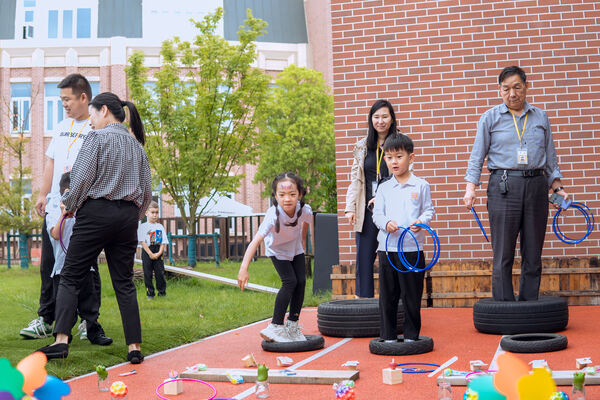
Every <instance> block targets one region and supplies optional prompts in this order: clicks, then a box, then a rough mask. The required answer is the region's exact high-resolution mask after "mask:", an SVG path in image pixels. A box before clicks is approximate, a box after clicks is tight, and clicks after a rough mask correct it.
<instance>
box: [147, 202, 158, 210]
mask: <svg viewBox="0 0 600 400" xmlns="http://www.w3.org/2000/svg"><path fill="white" fill-rule="evenodd" d="M151 208H158V203H157V202H155V201H154V200H152V201H151V202H150V204H149V205H148V209H151Z"/></svg>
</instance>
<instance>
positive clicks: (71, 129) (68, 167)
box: [65, 117, 90, 172]
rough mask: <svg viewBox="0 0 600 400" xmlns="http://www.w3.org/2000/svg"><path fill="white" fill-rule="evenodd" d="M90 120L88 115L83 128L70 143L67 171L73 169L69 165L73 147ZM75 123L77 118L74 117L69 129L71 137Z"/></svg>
mask: <svg viewBox="0 0 600 400" xmlns="http://www.w3.org/2000/svg"><path fill="white" fill-rule="evenodd" d="M89 120H90V117H88V118H87V119H86V120H85V122H84V123H83V125H81V129H79V132H77V135H75V139H73V141H72V142H71V144H70V145H69V147H67V164H66V165H65V172H69V171H66V169H69V170H70V169H71V167H70V166H69V158H70V155H71V147H73V145H74V144H75V142H76V141H77V139H79V135H81V132H83V128H85V126H86V125H87V123H88V121H89ZM74 123H75V119H73V121H71V128H70V129H69V137H71V132H73V124H74Z"/></svg>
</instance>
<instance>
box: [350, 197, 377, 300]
mask: <svg viewBox="0 0 600 400" xmlns="http://www.w3.org/2000/svg"><path fill="white" fill-rule="evenodd" d="M378 232H379V229H377V226H375V224H374V223H373V213H372V212H371V211H370V210H369V209H367V208H365V219H364V221H363V226H362V232H356V291H355V293H356V295H357V296H358V297H373V296H374V295H375V288H374V283H373V263H374V262H375V257H376V256H377V233H378Z"/></svg>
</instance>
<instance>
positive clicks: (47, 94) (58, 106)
mask: <svg viewBox="0 0 600 400" xmlns="http://www.w3.org/2000/svg"><path fill="white" fill-rule="evenodd" d="M58 83H59V82H49V83H46V84H45V85H44V104H45V107H44V129H45V130H46V135H51V134H52V132H53V131H54V129H56V125H58V124H59V123H60V122H61V121H62V120H63V119H64V118H65V115H64V108H63V106H62V101H61V99H60V89H59V88H58V87H57V85H58ZM90 86H91V88H92V98H94V96H96V95H97V94H98V93H100V82H98V81H93V82H90Z"/></svg>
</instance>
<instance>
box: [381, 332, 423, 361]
mask: <svg viewBox="0 0 600 400" xmlns="http://www.w3.org/2000/svg"><path fill="white" fill-rule="evenodd" d="M432 350H433V339H432V338H430V337H429V336H419V340H415V341H414V342H404V339H402V338H398V341H397V342H395V343H385V342H384V341H383V339H380V338H377V339H373V340H371V341H370V342H369V351H370V352H371V353H373V354H377V355H380V356H409V355H411V354H423V353H429V352H430V351H432Z"/></svg>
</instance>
